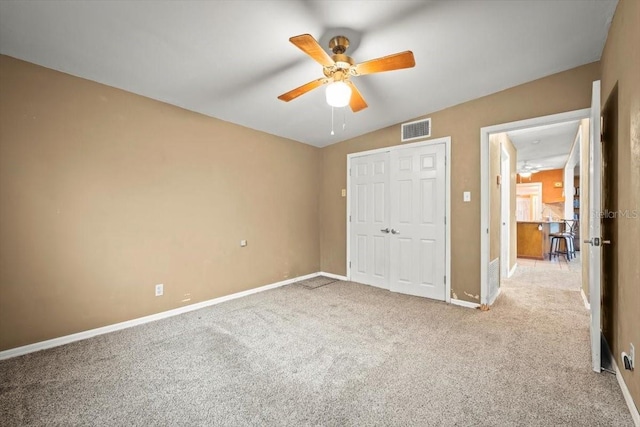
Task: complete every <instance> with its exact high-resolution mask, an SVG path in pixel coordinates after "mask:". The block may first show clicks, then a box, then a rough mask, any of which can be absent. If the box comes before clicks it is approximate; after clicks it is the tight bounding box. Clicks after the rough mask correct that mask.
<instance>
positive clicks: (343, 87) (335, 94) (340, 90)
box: [326, 82, 351, 108]
mask: <svg viewBox="0 0 640 427" xmlns="http://www.w3.org/2000/svg"><path fill="white" fill-rule="evenodd" d="M326 96H327V104H329V105H331V106H332V107H336V108H340V107H346V106H347V105H349V101H350V100H351V88H350V87H349V85H348V84H346V83H345V82H333V83H331V84H330V85H329V86H327V91H326Z"/></svg>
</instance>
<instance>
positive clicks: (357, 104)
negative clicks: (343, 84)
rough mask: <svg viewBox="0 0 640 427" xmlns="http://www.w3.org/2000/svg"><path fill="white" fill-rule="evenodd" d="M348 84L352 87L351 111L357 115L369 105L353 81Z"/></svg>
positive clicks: (348, 81)
mask: <svg viewBox="0 0 640 427" xmlns="http://www.w3.org/2000/svg"><path fill="white" fill-rule="evenodd" d="M347 84H348V85H349V86H350V87H351V100H350V101H349V107H351V111H353V112H354V113H357V112H358V111H360V110H364V109H365V108H367V107H368V105H367V103H366V101H365V100H364V98H363V97H362V94H361V93H360V91H359V90H358V88H357V87H356V85H354V84H353V82H352V81H351V80H347Z"/></svg>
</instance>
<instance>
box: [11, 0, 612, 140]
mask: <svg viewBox="0 0 640 427" xmlns="http://www.w3.org/2000/svg"><path fill="white" fill-rule="evenodd" d="M615 6H616V1H615V0H611V1H608V0H600V1H576V0H569V1H565V0H556V1H538V0H520V1H408V0H405V1H396V0H393V1H346V0H345V1H304V0H298V1H293V0H286V1H269V0H259V1H237V0H236V1H153V2H152V1H55V0H47V1H33V0H32V1H6V0H4V1H1V2H0V52H1V53H3V54H6V55H9V56H12V57H15V58H19V59H23V60H26V61H29V62H33V63H36V64H39V65H43V66H45V67H49V68H53V69H56V70H60V71H64V72H66V73H69V74H72V75H76V76H79V77H84V78H87V79H90V80H94V81H97V82H100V83H104V84H107V85H110V86H114V87H118V88H121V89H124V90H127V91H130V92H134V93H137V94H140V95H144V96H147V97H150V98H154V99H157V100H160V101H164V102H168V103H171V104H174V105H177V106H180V107H183V108H186V109H189V110H192V111H197V112H200V113H202V114H206V115H209V116H213V117H217V118H220V119H223V120H226V121H229V122H233V123H237V124H240V125H244V126H247V127H250V128H253V129H258V130H262V131H265V132H268V133H271V134H275V135H279V136H283V137H286V138H291V139H294V140H297V141H301V142H305V143H308V144H312V145H315V146H318V147H322V146H326V145H329V144H332V143H335V142H338V141H341V140H345V139H349V138H352V137H355V136H358V135H362V134H364V133H367V132H371V131H373V130H376V129H380V128H383V127H386V126H389V125H392V124H395V123H399V122H404V121H408V120H410V119H413V118H415V117H418V116H421V115H425V114H427V113H429V112H433V111H437V110H440V109H442V108H446V107H448V106H451V105H455V104H458V103H461V102H464V101H467V100H470V99H474V98H477V97H480V96H483V95H487V94H489V93H493V92H496V91H499V90H502V89H505V88H508V87H511V86H514V85H517V84H521V83H524V82H527V81H531V80H534V79H537V78H540V77H543V76H546V75H549V74H553V73H556V72H559V71H563V70H567V69H570V68H573V67H576V66H579V65H583V64H586V63H590V62H593V61H597V60H598V59H600V55H601V52H602V48H603V45H604V41H605V39H606V35H607V30H608V27H609V22H610V20H611V17H612V15H613V12H614V10H615ZM303 33H309V34H311V35H313V36H314V37H315V38H316V39H318V40H320V41H321V43H322V45H323V47H326V42H327V41H328V39H329V38H330V37H331V36H334V35H337V34H340V33H342V34H346V35H348V36H350V37H351V39H352V40H351V41H352V45H353V48H352V49H349V51H348V52H347V53H348V54H350V55H351V56H352V57H353V58H354V59H355V61H356V62H362V61H365V60H369V59H372V58H375V57H379V56H384V55H388V54H391V53H395V52H399V51H403V50H412V51H413V52H414V55H415V59H416V63H417V65H416V67H415V68H412V69H408V70H399V71H393V72H389V73H381V74H375V75H368V76H360V77H357V78H355V79H354V81H355V82H356V84H357V85H358V87H359V88H360V91H361V92H362V94H363V95H364V97H365V99H366V100H367V102H368V104H369V108H367V109H365V110H363V111H362V112H359V113H355V114H354V113H352V112H351V111H350V110H347V111H345V112H344V113H343V111H337V112H336V121H337V123H339V125H338V126H336V133H335V136H331V135H330V130H331V107H329V106H328V105H327V104H326V102H325V100H324V88H319V89H316V90H314V91H313V92H311V93H309V94H307V95H304V96H302V97H300V98H298V99H296V100H293V101H291V102H290V103H284V102H282V101H279V100H278V99H277V98H276V97H277V96H278V95H280V94H281V93H283V92H286V91H288V90H290V89H293V88H294V87H297V86H300V85H301V84H303V83H306V82H308V81H310V80H313V79H316V78H318V77H321V76H322V74H321V73H322V68H321V66H320V65H318V64H316V63H314V62H313V61H312V60H311V59H310V58H308V57H307V56H306V55H304V54H303V53H302V52H301V51H300V50H298V49H297V48H296V47H295V46H293V45H292V44H290V43H289V41H288V39H289V37H291V36H294V35H298V34H303ZM343 116H344V121H345V123H346V127H345V129H344V130H343V129H342V122H343ZM433 125H434V127H437V123H434V124H433Z"/></svg>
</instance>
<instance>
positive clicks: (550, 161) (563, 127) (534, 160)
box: [507, 120, 580, 170]
mask: <svg viewBox="0 0 640 427" xmlns="http://www.w3.org/2000/svg"><path fill="white" fill-rule="evenodd" d="M579 126H580V121H579V120H577V121H570V122H565V123H558V124H554V125H547V126H537V127H533V128H527V129H522V130H517V131H513V132H507V135H508V136H509V139H510V140H511V142H513V145H514V146H515V148H516V150H517V152H518V170H520V169H521V168H522V166H523V164H524V162H525V161H526V162H527V164H528V165H530V166H533V167H536V168H539V169H563V168H564V166H565V164H566V163H567V158H568V157H569V153H570V152H571V148H572V147H573V143H574V141H575V139H576V137H577V134H578V128H579Z"/></svg>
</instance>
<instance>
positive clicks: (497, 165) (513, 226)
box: [489, 132, 518, 274]
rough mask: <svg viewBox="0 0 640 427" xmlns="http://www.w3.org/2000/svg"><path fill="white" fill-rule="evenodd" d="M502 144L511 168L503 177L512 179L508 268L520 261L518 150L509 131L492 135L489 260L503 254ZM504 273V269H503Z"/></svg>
mask: <svg viewBox="0 0 640 427" xmlns="http://www.w3.org/2000/svg"><path fill="white" fill-rule="evenodd" d="M501 147H504V148H505V149H506V151H507V153H509V165H510V166H509V168H510V170H511V175H510V176H508V177H502V178H501V179H502V180H503V181H504V180H507V179H508V180H509V182H510V186H509V192H510V196H509V198H510V199H509V205H510V206H509V211H510V212H511V218H510V223H509V270H511V269H512V268H513V266H514V265H515V264H516V262H517V243H518V235H517V233H518V224H517V221H516V176H517V173H516V168H517V160H518V157H517V156H518V153H517V151H516V147H515V146H514V145H513V142H511V140H510V139H509V136H508V135H507V134H506V133H504V132H503V133H497V134H491V135H489V185H490V187H491V188H490V189H491V194H490V197H489V215H490V219H489V232H490V235H489V261H492V260H494V259H496V258H499V257H500V251H501V249H500V248H501V246H502V244H501V236H500V234H501V232H500V229H501V225H500V224H501V222H502V196H501V189H500V187H501V186H500V185H497V180H496V177H497V176H498V175H500V173H501V171H502V170H501ZM500 273H501V274H502V271H500Z"/></svg>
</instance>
